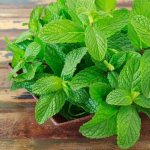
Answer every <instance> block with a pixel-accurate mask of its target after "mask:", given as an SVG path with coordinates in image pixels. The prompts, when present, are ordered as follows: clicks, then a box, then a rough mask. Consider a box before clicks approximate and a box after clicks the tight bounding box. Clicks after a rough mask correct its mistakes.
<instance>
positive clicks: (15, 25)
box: [0, 0, 150, 150]
mask: <svg viewBox="0 0 150 150" xmlns="http://www.w3.org/2000/svg"><path fill="white" fill-rule="evenodd" d="M50 1H52V0H36V2H35V0H32V1H31V0H22V1H20V0H5V1H0V150H116V149H118V148H117V146H116V139H115V138H107V139H103V140H89V139H86V138H83V137H82V136H81V135H80V134H79V133H75V132H73V131H71V130H62V129H61V128H57V127H55V126H54V125H53V124H52V123H51V121H47V122H46V123H45V124H44V125H42V126H39V125H37V123H36V122H35V119H34V106H35V100H34V99H33V98H32V97H31V95H30V94H29V93H27V92H26V91H25V90H23V89H22V90H18V91H10V90H9V88H10V85H11V83H10V82H9V81H8V80H7V76H8V73H9V70H8V69H7V63H8V62H9V61H10V60H11V58H12V56H11V53H10V52H7V51H5V43H4V37H5V36H9V37H10V39H11V40H13V39H14V38H15V37H16V36H17V35H19V34H20V33H21V32H22V31H25V30H26V27H22V23H23V22H28V17H29V14H30V12H31V9H32V7H34V6H35V5H36V4H47V3H49V2H50ZM124 1H126V4H127V5H126V6H128V5H129V2H128V0H124ZM73 130H74V129H73ZM141 133H142V135H141V138H140V141H139V142H138V143H137V144H136V145H135V146H134V147H133V149H134V150H150V121H149V120H148V118H147V117H146V116H144V117H143V119H142V131H141Z"/></svg>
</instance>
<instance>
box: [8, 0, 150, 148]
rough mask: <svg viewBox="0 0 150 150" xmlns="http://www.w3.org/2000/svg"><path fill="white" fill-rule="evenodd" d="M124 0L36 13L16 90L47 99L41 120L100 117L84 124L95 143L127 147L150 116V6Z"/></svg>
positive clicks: (20, 54) (63, 4) (18, 57)
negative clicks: (123, 4) (111, 140)
mask: <svg viewBox="0 0 150 150" xmlns="http://www.w3.org/2000/svg"><path fill="white" fill-rule="evenodd" d="M116 3H117V2H116V0H77V1H74V0H57V2H55V3H51V4H49V5H48V6H46V7H45V8H44V7H42V6H37V7H36V8H34V9H33V11H32V13H31V16H30V19H29V23H28V24H27V25H28V27H29V29H28V31H26V32H24V33H22V34H21V35H20V36H18V37H17V38H16V39H15V40H14V41H12V42H11V41H10V40H9V39H8V38H6V43H7V49H8V50H9V51H11V52H12V53H13V59H12V62H11V65H12V67H13V71H12V72H11V73H10V74H9V79H10V80H13V83H12V87H11V89H12V90H16V89H19V88H25V89H27V90H28V91H29V92H31V93H32V94H34V95H36V96H37V97H38V98H39V100H38V101H37V103H36V106H35V119H36V121H37V123H38V124H43V123H44V122H45V121H47V120H48V119H49V118H51V117H52V116H54V115H55V114H57V113H59V114H60V115H61V116H63V117H64V118H66V119H67V120H70V119H75V118H80V117H83V116H86V115H89V114H93V117H92V119H91V120H90V121H88V122H87V123H85V124H83V125H82V126H81V127H80V133H81V134H82V135H84V136H85V137H88V138H97V139H99V138H106V137H110V136H114V135H116V136H117V143H118V146H119V147H120V148H123V149H127V148H130V147H132V146H133V145H134V144H135V143H136V142H137V141H138V139H139V138H140V130H141V118H140V116H139V113H140V112H143V113H145V114H146V115H147V116H148V117H150V13H149V7H150V1H149V0H144V1H143V0H134V1H133V4H132V9H131V10H127V9H125V8H120V9H117V8H116Z"/></svg>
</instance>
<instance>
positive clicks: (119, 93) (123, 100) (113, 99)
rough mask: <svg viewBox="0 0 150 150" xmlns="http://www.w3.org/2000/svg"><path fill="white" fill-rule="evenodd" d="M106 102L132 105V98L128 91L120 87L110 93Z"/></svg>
mask: <svg viewBox="0 0 150 150" xmlns="http://www.w3.org/2000/svg"><path fill="white" fill-rule="evenodd" d="M106 102H107V103H108V104H111V105H131V104H132V99H131V97H130V94H129V93H128V92H127V91H125V90H121V89H118V90H113V91H112V92H110V93H109V95H108V96H107V99H106Z"/></svg>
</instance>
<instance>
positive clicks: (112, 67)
mask: <svg viewBox="0 0 150 150" xmlns="http://www.w3.org/2000/svg"><path fill="white" fill-rule="evenodd" d="M103 63H104V65H105V66H106V67H107V68H108V70H109V71H113V70H115V67H114V66H113V65H112V64H110V63H108V61H107V60H104V62H103Z"/></svg>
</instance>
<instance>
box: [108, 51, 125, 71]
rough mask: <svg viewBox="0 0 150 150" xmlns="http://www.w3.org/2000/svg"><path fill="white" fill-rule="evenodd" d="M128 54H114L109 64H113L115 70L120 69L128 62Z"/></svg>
mask: <svg viewBox="0 0 150 150" xmlns="http://www.w3.org/2000/svg"><path fill="white" fill-rule="evenodd" d="M126 56H127V54H126V53H125V52H119V53H116V54H114V55H113V56H112V57H111V59H110V61H109V63H110V64H112V65H113V66H114V67H115V69H119V68H120V67H121V66H122V65H123V64H124V63H125V62H126V58H127V57H126Z"/></svg>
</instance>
